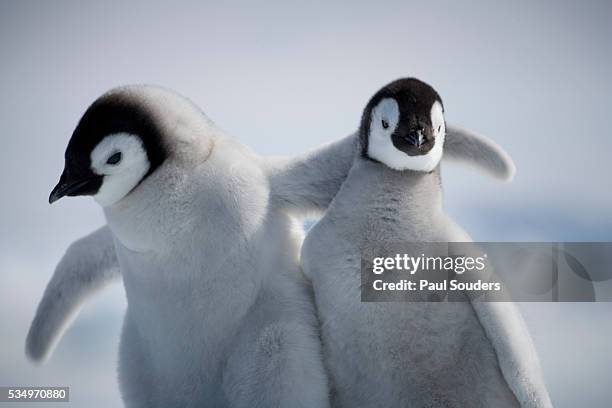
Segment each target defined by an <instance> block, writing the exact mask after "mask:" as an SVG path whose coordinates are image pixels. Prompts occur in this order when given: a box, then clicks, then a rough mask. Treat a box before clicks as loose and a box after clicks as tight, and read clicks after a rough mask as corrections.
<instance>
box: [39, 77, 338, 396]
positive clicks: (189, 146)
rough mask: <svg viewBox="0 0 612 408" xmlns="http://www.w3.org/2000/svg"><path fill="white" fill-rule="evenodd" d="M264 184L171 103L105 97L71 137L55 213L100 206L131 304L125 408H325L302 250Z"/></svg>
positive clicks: (247, 156)
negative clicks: (69, 204) (69, 198)
mask: <svg viewBox="0 0 612 408" xmlns="http://www.w3.org/2000/svg"><path fill="white" fill-rule="evenodd" d="M96 132H97V133H96ZM267 177H268V176H267V174H266V168H265V167H264V166H262V163H261V162H260V160H259V159H258V158H257V156H256V155H254V154H252V153H251V152H250V151H249V150H248V149H247V148H245V147H244V146H242V145H240V144H238V143H236V142H234V141H233V140H231V139H230V138H228V137H226V136H224V135H223V134H222V133H221V132H220V131H219V130H218V129H216V128H215V127H214V125H212V123H211V122H210V121H208V120H206V118H205V117H204V116H203V114H201V113H200V112H199V111H197V110H196V109H195V108H194V107H193V106H191V105H190V104H189V103H188V102H187V101H185V100H183V99H182V98H180V97H178V96H177V95H174V94H172V93H170V92H168V91H165V90H161V89H155V88H142V87H129V88H123V89H120V90H117V91H113V92H111V93H110V94H107V95H105V96H103V97H102V98H100V99H99V100H98V101H97V102H96V103H94V104H93V105H92V107H90V109H89V110H88V111H87V112H86V114H85V115H84V117H83V119H82V120H81V122H80V123H79V125H78V126H77V129H76V130H75V132H74V134H73V137H72V139H71V141H70V143H69V146H68V149H67V151H66V166H65V169H64V173H63V174H62V177H61V179H60V182H59V183H58V185H57V187H56V188H55V189H54V191H53V192H52V194H51V196H50V202H53V201H55V200H57V199H59V198H61V197H62V196H65V195H91V196H93V197H94V199H96V201H98V202H99V203H100V204H101V205H102V207H103V210H104V214H105V218H106V220H107V224H108V228H109V230H110V232H111V233H112V238H113V242H114V248H115V254H116V257H117V263H118V265H119V267H120V270H121V274H122V277H123V283H124V286H125V290H126V297H127V301H128V308H127V311H126V315H125V319H124V325H123V330H122V337H121V342H120V358H119V382H120V388H121V391H122V397H123V399H124V401H125V404H126V406H128V407H136V406H138V407H141V406H149V407H168V406H185V407H191V406H193V407H200V406H214V407H222V406H230V407H242V406H249V407H252V406H261V407H269V406H303V407H325V406H327V405H328V393H327V382H326V375H325V372H324V369H323V365H322V361H321V355H320V343H319V340H318V335H317V327H316V318H315V315H314V310H313V307H312V301H311V300H310V298H309V296H310V295H309V292H308V287H307V285H306V284H305V282H304V281H303V278H302V276H301V275H300V271H299V266H298V262H297V257H296V254H297V253H298V251H299V245H300V243H301V237H299V236H295V237H293V236H292V235H291V234H289V233H288V231H292V230H293V229H294V220H293V219H292V218H291V217H290V216H289V215H288V214H287V213H285V212H282V211H275V210H274V209H273V208H271V207H273V205H272V204H271V192H270V187H269V182H268V181H267ZM270 240H272V241H274V242H276V243H277V245H276V246H270V245H269V241H270Z"/></svg>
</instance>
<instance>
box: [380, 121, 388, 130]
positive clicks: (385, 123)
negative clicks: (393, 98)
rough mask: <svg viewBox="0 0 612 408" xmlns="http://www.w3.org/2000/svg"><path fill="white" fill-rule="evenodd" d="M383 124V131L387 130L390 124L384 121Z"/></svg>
mask: <svg viewBox="0 0 612 408" xmlns="http://www.w3.org/2000/svg"><path fill="white" fill-rule="evenodd" d="M381 123H382V127H383V129H387V128H388V127H389V122H387V121H386V120H384V119H383V120H382V122H381Z"/></svg>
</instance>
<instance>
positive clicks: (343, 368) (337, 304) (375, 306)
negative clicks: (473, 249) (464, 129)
mask: <svg viewBox="0 0 612 408" xmlns="http://www.w3.org/2000/svg"><path fill="white" fill-rule="evenodd" d="M415 88H416V91H415ZM427 88H428V85H426V84H424V83H422V82H420V81H417V80H414V79H407V80H398V81H396V82H394V83H391V84H390V85H388V86H386V87H385V88H383V89H382V90H381V91H380V92H379V93H377V94H376V95H375V96H374V97H373V98H372V100H371V101H370V103H369V104H368V106H367V107H366V109H365V112H364V116H363V119H362V124H361V127H360V137H361V141H362V149H361V154H358V155H356V157H355V159H354V163H353V166H352V167H351V169H350V171H349V174H348V176H347V179H346V180H345V182H344V183H343V185H342V187H341V189H340V191H339V192H338V194H337V195H336V197H335V198H334V200H333V201H332V203H331V204H330V206H329V208H328V210H327V212H326V213H325V215H324V216H323V218H322V219H321V220H320V221H319V222H318V223H317V224H315V225H314V226H313V227H312V229H311V230H310V231H309V233H308V234H307V236H306V240H305V242H304V245H303V248H302V257H301V262H302V266H303V270H304V272H305V274H306V275H307V277H308V278H309V279H310V280H311V281H312V283H313V289H314V292H315V300H316V307H317V312H318V315H319V320H320V324H321V337H322V342H323V349H324V357H325V362H326V364H327V367H328V370H329V373H330V381H331V384H332V388H333V389H332V396H333V399H332V406H337V407H374V406H398V407H399V406H402V407H425V406H426V407H464V406H469V407H491V406H495V407H517V406H523V407H525V406H530V407H536V406H537V407H545V406H550V401H549V399H548V395H547V393H546V389H545V388H544V386H543V383H542V382H541V375H540V373H539V366H538V364H537V357H536V356H535V352H534V351H533V347H532V345H531V343H530V341H529V336H528V333H527V332H526V329H525V327H524V325H523V324H522V320H520V315H518V312H517V311H516V310H515V309H514V308H513V307H512V305H511V304H504V305H502V306H499V305H498V304H492V303H491V304H487V303H482V302H481V303H480V304H478V305H474V304H472V303H471V302H470V301H468V300H467V299H466V300H465V301H464V302H454V303H431V302H415V303H366V302H361V257H362V254H364V249H365V248H367V247H368V246H370V245H373V244H376V243H381V244H383V243H401V242H466V241H471V239H470V237H469V236H468V235H467V234H466V233H465V232H464V231H463V230H462V229H461V228H460V227H459V226H458V225H457V224H455V223H454V222H453V221H452V220H451V219H449V218H448V217H447V216H446V215H445V214H444V212H443V210H442V194H441V181H440V168H439V166H438V163H439V160H440V157H441V147H442V143H444V139H445V137H448V138H451V137H452V136H453V135H452V134H449V135H446V132H445V126H446V125H445V123H444V119H443V117H442V116H441V113H442V102H441V99H440V98H439V96H438V95H437V93H435V91H433V89H427ZM429 88H430V87H429ZM406 101H408V102H406ZM437 143H440V145H437ZM490 146H492V145H490ZM437 149H439V150H437ZM499 156H500V157H504V155H503V154H500V155H499ZM506 167H507V169H508V171H507V172H506V174H507V175H510V174H511V173H512V171H513V168H512V165H511V163H508V165H507V166H506ZM500 308H501V309H500ZM499 310H503V311H504V313H503V314H499V313H498V314H495V312H494V311H499ZM491 316H494V317H495V319H497V320H496V321H494V322H491V320H489V319H488V317H491ZM500 319H501V320H500ZM503 319H505V320H503ZM508 328H509V329H510V331H506V330H507V329H508ZM504 333H505V334H506V335H507V334H508V333H511V338H509V339H505V340H504V342H505V343H503V344H502V342H500V341H499V339H500V338H501V336H502V335H504ZM522 353H524V354H522ZM517 360H518V361H519V362H521V363H519V364H516V362H517ZM517 367H520V369H517Z"/></svg>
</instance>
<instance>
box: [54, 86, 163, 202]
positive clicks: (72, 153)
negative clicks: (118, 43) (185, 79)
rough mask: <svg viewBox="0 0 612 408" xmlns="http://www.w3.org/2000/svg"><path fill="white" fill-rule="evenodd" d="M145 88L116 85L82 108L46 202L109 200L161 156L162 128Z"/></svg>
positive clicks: (131, 186)
mask: <svg viewBox="0 0 612 408" xmlns="http://www.w3.org/2000/svg"><path fill="white" fill-rule="evenodd" d="M146 88H147V87H125V88H117V89H116V90H113V91H110V92H109V93H107V94H105V95H103V96H101V97H100V98H99V99H98V100H96V101H95V102H94V103H93V104H92V105H91V106H90V107H89V108H88V109H87V111H86V112H85V114H84V115H83V117H82V118H81V120H80V121H79V123H78V125H77V127H76V129H75V130H74V132H73V134H72V137H71V139H70V142H69V143H68V147H67V148H66V153H65V166H64V171H63V173H62V175H61V177H60V180H59V183H58V184H57V185H56V186H55V188H54V189H53V191H52V192H51V195H50V196H49V203H53V202H55V201H57V200H59V199H60V198H62V197H64V196H80V195H90V196H93V197H94V199H95V200H96V201H97V202H98V203H99V204H101V205H102V206H108V205H112V204H114V203H116V202H117V201H119V200H121V199H122V198H123V197H124V196H126V195H127V194H129V193H130V192H131V191H132V190H133V189H134V188H136V186H138V185H139V184H140V183H141V182H142V181H143V180H144V179H145V178H147V176H149V175H150V174H151V173H152V172H153V171H155V169H157V168H158V167H159V166H160V165H161V164H162V163H163V162H164V160H165V159H166V157H167V155H168V154H167V149H166V147H165V146H164V142H165V140H164V138H163V137H162V133H163V129H162V127H161V126H160V121H159V120H157V119H156V115H159V113H158V112H156V111H155V109H153V106H152V103H151V101H150V99H151V98H149V100H147V94H146V92H148V91H146ZM166 92H167V91H166ZM149 96H150V95H149Z"/></svg>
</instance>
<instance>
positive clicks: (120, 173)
mask: <svg viewBox="0 0 612 408" xmlns="http://www.w3.org/2000/svg"><path fill="white" fill-rule="evenodd" d="M150 166H151V165H150V163H149V159H148V157H147V152H146V151H145V149H144V146H143V144H142V141H141V140H140V138H139V137H137V136H135V135H131V134H129V133H115V134H112V135H109V136H106V137H105V138H104V139H102V141H101V142H100V143H98V145H97V146H96V147H95V148H94V149H93V151H92V152H91V170H92V171H93V172H94V173H96V174H99V175H102V176H104V179H103V180H102V186H100V190H98V193H96V194H95V195H94V196H93V198H94V199H95V200H96V201H97V202H98V203H99V204H100V205H101V206H103V207H105V206H109V205H112V204H114V203H116V202H117V201H119V200H121V199H122V198H123V197H125V196H126V195H127V194H128V193H129V192H130V191H132V189H133V188H134V187H136V185H138V183H139V182H140V180H142V178H143V177H144V175H145V174H147V172H148V171H149V168H150Z"/></svg>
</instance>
